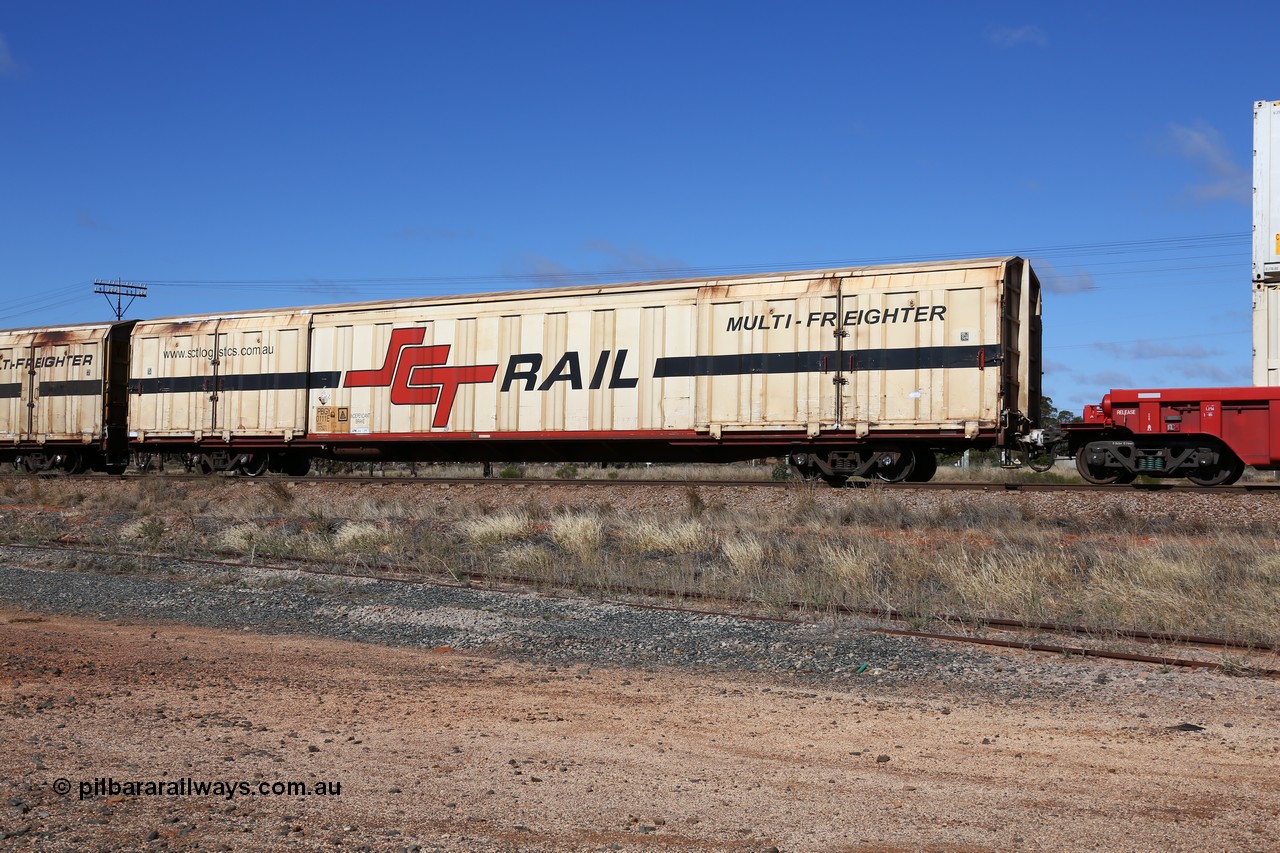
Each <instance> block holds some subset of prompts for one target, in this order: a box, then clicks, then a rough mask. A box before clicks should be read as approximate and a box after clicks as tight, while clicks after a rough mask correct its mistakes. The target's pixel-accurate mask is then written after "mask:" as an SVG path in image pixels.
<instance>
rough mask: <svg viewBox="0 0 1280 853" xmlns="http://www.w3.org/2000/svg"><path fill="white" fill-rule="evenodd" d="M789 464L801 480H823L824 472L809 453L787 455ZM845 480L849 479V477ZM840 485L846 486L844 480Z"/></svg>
mask: <svg viewBox="0 0 1280 853" xmlns="http://www.w3.org/2000/svg"><path fill="white" fill-rule="evenodd" d="M787 462H788V463H789V464H790V465H791V470H793V471H795V472H796V476H797V477H799V478H800V479H801V480H809V481H813V480H822V479H825V478H824V477H823V476H822V471H821V470H820V469H819V468H818V466H817V465H816V464H814V461H813V458H812V457H811V456H810V455H809V454H807V453H791V454H788V455H787ZM844 479H846V480H847V479H848V478H847V477H846V478H844ZM840 485H844V482H843V480H842V481H841V483H840Z"/></svg>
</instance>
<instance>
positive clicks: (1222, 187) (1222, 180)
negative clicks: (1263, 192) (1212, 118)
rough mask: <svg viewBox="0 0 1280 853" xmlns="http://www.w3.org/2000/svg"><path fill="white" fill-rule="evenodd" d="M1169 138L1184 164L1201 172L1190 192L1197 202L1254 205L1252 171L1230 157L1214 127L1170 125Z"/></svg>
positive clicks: (1200, 124)
mask: <svg viewBox="0 0 1280 853" xmlns="http://www.w3.org/2000/svg"><path fill="white" fill-rule="evenodd" d="M1169 135H1170V137H1171V138H1172V139H1173V143H1174V145H1175V146H1177V149H1178V153H1179V154H1180V155H1181V156H1182V158H1183V159H1184V160H1186V161H1187V162H1188V163H1190V164H1191V166H1192V167H1193V168H1194V169H1196V170H1197V171H1198V172H1200V177H1199V180H1197V181H1195V182H1193V183H1191V184H1190V185H1189V186H1188V187H1187V190H1188V192H1189V193H1190V195H1191V197H1192V198H1194V199H1195V200H1196V201H1202V202H1209V201H1234V202H1238V203H1240V204H1244V205H1248V204H1252V200H1253V185H1252V177H1251V175H1250V174H1249V170H1248V169H1246V168H1245V167H1244V166H1242V165H1240V164H1239V163H1237V162H1236V161H1235V159H1233V158H1232V156H1231V150H1230V149H1229V148H1228V147H1227V144H1226V140H1224V139H1223V137H1222V134H1221V133H1219V132H1218V130H1217V129H1216V128H1214V127H1211V126H1209V125H1207V124H1205V123H1204V122H1196V124H1195V126H1194V127H1187V126H1186V125H1181V124H1171V125H1170V126H1169Z"/></svg>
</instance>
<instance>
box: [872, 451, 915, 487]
mask: <svg viewBox="0 0 1280 853" xmlns="http://www.w3.org/2000/svg"><path fill="white" fill-rule="evenodd" d="M895 453H896V454H897V457H896V458H895V457H894V454H895ZM877 455H878V456H880V458H879V459H878V460H877V461H876V468H875V474H876V477H878V478H879V479H881V480H884V481H885V482H886V483H901V482H902V481H903V480H906V479H908V478H910V477H911V472H912V471H913V470H915V467H916V456H915V454H914V453H912V452H911V451H910V450H898V449H896V448H890V449H886V450H880V451H877Z"/></svg>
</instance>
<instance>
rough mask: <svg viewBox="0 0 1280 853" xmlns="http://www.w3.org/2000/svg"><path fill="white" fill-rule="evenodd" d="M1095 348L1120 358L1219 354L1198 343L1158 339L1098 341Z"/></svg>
mask: <svg viewBox="0 0 1280 853" xmlns="http://www.w3.org/2000/svg"><path fill="white" fill-rule="evenodd" d="M1097 348H1098V349H1099V350H1101V351H1102V352H1106V353H1110V354H1112V355H1116V356H1120V357H1121V358H1130V359H1138V358H1176V359H1179V360H1181V359H1193V358H1212V357H1213V356H1216V355H1220V354H1221V353H1219V352H1218V351H1216V350H1210V349H1205V348H1204V347H1202V346H1200V345H1199V344H1191V345H1190V346H1173V345H1172V344H1167V343H1162V342H1160V341H1137V342H1136V343H1132V344H1117V343H1100V344H1098V345H1097Z"/></svg>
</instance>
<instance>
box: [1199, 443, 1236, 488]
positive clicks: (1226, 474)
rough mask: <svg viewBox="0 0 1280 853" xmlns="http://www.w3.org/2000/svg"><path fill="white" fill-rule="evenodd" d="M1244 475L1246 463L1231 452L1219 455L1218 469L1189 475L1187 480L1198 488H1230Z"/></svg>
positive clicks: (1225, 451)
mask: <svg viewBox="0 0 1280 853" xmlns="http://www.w3.org/2000/svg"><path fill="white" fill-rule="evenodd" d="M1243 473H1244V463H1243V462H1241V461H1240V457H1239V456H1236V455H1235V454H1234V453H1232V452H1231V451H1229V450H1224V451H1221V452H1219V454H1218V467H1217V468H1210V469H1209V470H1207V471H1204V472H1196V473H1195V474H1188V475H1187V479H1188V480H1190V481H1191V482H1193V483H1195V484H1196V485H1197V486H1229V485H1231V484H1232V483H1234V482H1235V481H1236V480H1239V479H1240V475H1241V474H1243Z"/></svg>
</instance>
